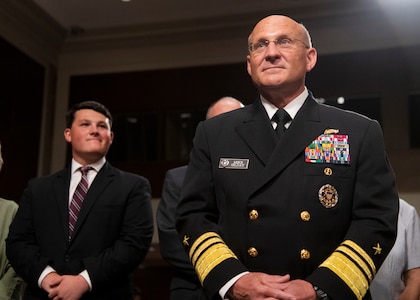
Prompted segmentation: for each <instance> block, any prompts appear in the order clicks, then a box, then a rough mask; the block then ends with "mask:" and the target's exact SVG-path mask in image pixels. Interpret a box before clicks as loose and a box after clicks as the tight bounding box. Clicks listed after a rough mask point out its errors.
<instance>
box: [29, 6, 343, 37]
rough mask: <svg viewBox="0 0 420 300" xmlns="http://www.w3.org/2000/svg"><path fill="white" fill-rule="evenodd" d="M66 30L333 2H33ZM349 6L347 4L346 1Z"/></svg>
mask: <svg viewBox="0 0 420 300" xmlns="http://www.w3.org/2000/svg"><path fill="white" fill-rule="evenodd" d="M33 1H34V2H35V3H36V4H37V5H39V6H40V7H41V8H42V9H43V10H44V11H45V12H47V13H48V14H49V15H50V16H51V17H53V19H55V20H56V21H57V22H58V23H59V24H60V25H61V26H63V27H64V28H66V29H71V28H79V29H82V30H97V29H104V28H115V27H127V26H134V25H147V24H157V23H168V22H169V23H172V22H178V21H188V20H200V19H212V18H213V19H218V18H220V17H227V16H229V17H233V18H235V16H236V17H239V16H242V15H249V14H258V13H259V14H268V12H274V11H281V10H288V9H305V8H310V7H313V6H314V5H322V4H327V3H331V2H334V1H331V0H309V1H308V0H306V1H305V0H258V1H257V0H211V1H198V0H176V1H175V0H131V1H129V2H123V1H121V0H61V1H56V0H33ZM342 1H343V2H346V1H345V0H342Z"/></svg>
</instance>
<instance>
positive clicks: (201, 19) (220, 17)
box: [28, 0, 420, 39]
mask: <svg viewBox="0 0 420 300" xmlns="http://www.w3.org/2000/svg"><path fill="white" fill-rule="evenodd" d="M28 1H33V2H34V3H35V5H37V6H39V7H40V8H41V10H43V11H44V12H46V13H47V15H49V16H50V17H51V18H52V19H54V20H55V21H56V22H57V23H58V24H59V25H60V27H62V28H63V29H64V30H65V32H67V35H68V37H72V36H73V37H76V36H80V35H81V34H83V36H84V37H86V36H90V37H92V36H94V37H98V36H103V35H105V34H106V35H108V34H112V35H114V36H124V35H126V36H127V35H128V34H130V33H132V32H137V33H139V32H140V33H142V34H144V33H146V34H152V33H153V34H155V35H156V36H160V35H159V34H156V33H159V32H164V31H165V32H166V33H167V36H169V38H170V34H172V35H174V32H175V31H176V30H178V32H179V30H180V29H181V30H186V29H188V30H189V31H196V32H197V33H196V35H199V33H198V32H199V31H200V29H203V28H206V30H207V29H212V28H213V29H214V28H217V29H218V34H226V33H227V32H232V34H236V35H237V34H238V32H239V31H238V28H240V29H241V32H244V31H245V30H246V34H247V33H248V32H249V31H250V30H251V28H252V27H253V25H254V24H255V23H256V22H257V21H258V20H259V19H261V18H262V17H265V16H267V15H269V14H285V15H289V16H292V17H293V18H294V19H296V20H298V21H300V22H302V23H303V24H305V25H306V26H307V27H308V28H309V30H310V31H312V30H313V29H319V31H320V32H326V30H328V32H331V31H334V30H335V28H338V27H337V26H339V27H340V28H348V30H349V32H348V34H354V35H355V37H357V36H358V35H359V34H360V33H361V32H360V28H363V27H364V26H370V27H372V26H373V25H372V24H373V23H372V22H376V24H380V25H378V29H379V30H381V28H382V30H383V31H398V30H399V31H401V32H403V33H404V34H406V35H407V36H408V39H409V38H410V35H411V32H410V34H408V33H406V32H405V31H406V28H407V25H410V23H409V22H414V25H415V26H414V27H416V28H418V24H419V18H418V11H420V1H419V0H369V1H366V0H340V1H337V0H211V1H200V0H131V1H129V2H123V1H122V0H60V1H57V0H28ZM381 19H382V20H386V21H379V22H377V20H381ZM355 24H357V26H355ZM390 26H392V27H390ZM395 28H396V29H395ZM350 30H353V32H350ZM346 31H347V30H346ZM409 31H410V30H409ZM411 31H413V33H414V34H415V32H417V29H416V30H415V31H414V29H413V28H411ZM201 32H203V31H201ZM223 32H225V33H223ZM378 33H379V34H380V35H384V36H386V34H385V33H384V32H378ZM201 35H203V34H201ZM167 36H165V38H166V37H167ZM419 36H420V35H419ZM160 37H162V36H160ZM202 38H208V36H207V34H204V35H203V36H202ZM372 38H373V39H377V37H375V36H374V37H372ZM414 38H415V39H419V37H414Z"/></svg>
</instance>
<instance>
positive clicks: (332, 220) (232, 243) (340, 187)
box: [177, 96, 398, 300]
mask: <svg viewBox="0 0 420 300" xmlns="http://www.w3.org/2000/svg"><path fill="white" fill-rule="evenodd" d="M329 129H333V131H331V130H330V131H328V130H329ZM326 130H327V131H326ZM335 130H338V134H339V135H347V137H348V145H349V154H350V161H349V164H339V163H335V164H333V163H326V162H318V163H316V162H306V161H305V149H306V147H307V146H308V145H310V144H312V141H314V140H315V139H316V138H317V137H318V136H320V135H322V134H324V133H327V135H329V136H330V137H331V132H337V131H335ZM229 162H230V163H232V164H231V165H229V164H228V163H229ZM328 185H330V186H332V187H333V188H334V190H336V193H335V194H336V196H337V197H336V200H338V201H337V203H336V205H335V206H334V207H330V208H327V206H326V204H325V200H326V198H325V197H324V196H325V195H323V194H324V193H327V192H328V190H327V187H328ZM321 198H322V201H320V199H321ZM323 202H324V204H323ZM177 213H178V215H179V216H178V218H177V229H178V231H179V237H180V239H181V241H183V242H184V245H185V248H186V250H187V252H188V253H189V255H190V258H192V263H193V265H195V266H196V270H197V273H198V275H199V278H200V280H201V281H203V285H204V289H205V290H206V292H207V294H208V296H209V298H211V299H218V297H219V296H218V295H217V293H218V291H219V289H220V288H221V287H222V286H223V285H224V284H225V283H226V282H227V281H228V280H229V279H231V278H233V277H234V276H235V275H237V274H239V273H241V272H243V271H247V270H249V271H262V272H266V273H269V274H281V275H284V274H291V277H292V279H296V278H301V279H306V280H307V281H309V282H311V283H313V284H315V285H317V286H319V287H321V288H322V289H323V290H324V291H325V292H327V293H328V294H329V296H330V297H331V298H332V299H340V300H346V299H357V298H359V297H360V298H362V297H363V295H365V294H366V293H367V294H366V295H367V296H366V297H369V293H368V292H367V291H366V287H367V286H368V284H369V283H370V281H371V279H372V277H373V275H374V274H375V272H376V270H378V269H379V266H380V265H381V264H382V262H383V260H384V259H385V257H386V255H387V253H388V252H389V251H390V249H391V248H392V245H393V243H394V241H395V236H396V224H397V215H398V195H397V192H396V188H395V179H394V174H393V171H392V169H391V166H390V165H389V163H388V159H387V155H386V153H385V150H384V143H383V137H382V132H381V128H380V126H379V124H378V123H377V122H376V121H374V120H371V119H369V118H366V117H363V116H361V115H358V114H356V113H352V112H347V111H343V110H340V109H337V108H334V107H329V106H326V105H322V104H318V103H317V102H316V101H315V99H313V98H312V96H309V97H308V98H307V99H306V101H305V103H304V104H303V106H302V107H301V109H300V110H299V112H298V113H297V115H296V116H295V118H294V119H293V121H292V123H291V126H290V127H289V129H288V130H287V131H286V133H285V135H284V137H283V139H282V140H281V142H280V143H277V140H276V136H275V134H274V131H273V128H272V126H271V124H270V121H269V119H268V117H267V114H266V111H265V110H264V108H263V106H262V104H261V102H260V100H259V99H258V100H257V101H256V102H255V103H254V104H253V105H249V106H246V107H245V108H243V109H240V110H237V111H234V112H230V113H227V114H224V115H222V116H218V117H215V118H212V119H209V120H206V121H204V122H202V123H200V124H199V125H198V127H197V131H196V135H195V138H194V146H193V150H192V153H191V160H190V163H189V165H188V169H187V173H186V177H185V180H184V185H183V187H182V195H181V201H180V204H179V206H178V208H177ZM212 232H214V233H217V234H219V235H220V238H219V237H217V235H216V234H213V233H212ZM223 243H225V244H226V245H227V247H228V248H229V249H230V250H231V251H232V253H229V252H228V251H227V250H226V249H225V247H223ZM342 243H343V245H342V246H340V244H342ZM339 246H340V248H337V247H339ZM378 246H379V247H378ZM229 249H228V250H229ZM323 263H324V264H323ZM321 264H323V265H321ZM335 267H336V269H334V268H335ZM363 284H365V285H363ZM359 293H360V294H359Z"/></svg>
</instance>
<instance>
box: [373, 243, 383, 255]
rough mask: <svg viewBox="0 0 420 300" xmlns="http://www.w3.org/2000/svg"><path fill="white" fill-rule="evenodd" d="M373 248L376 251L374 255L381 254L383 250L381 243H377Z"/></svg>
mask: <svg viewBox="0 0 420 300" xmlns="http://www.w3.org/2000/svg"><path fill="white" fill-rule="evenodd" d="M373 250H375V253H373V255H379V254H381V252H382V248H381V245H379V243H376V246H374V247H373Z"/></svg>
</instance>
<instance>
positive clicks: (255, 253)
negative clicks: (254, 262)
mask: <svg viewBox="0 0 420 300" xmlns="http://www.w3.org/2000/svg"><path fill="white" fill-rule="evenodd" d="M248 254H249V256H251V257H257V256H258V251H257V249H255V248H254V247H250V248H248Z"/></svg>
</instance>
